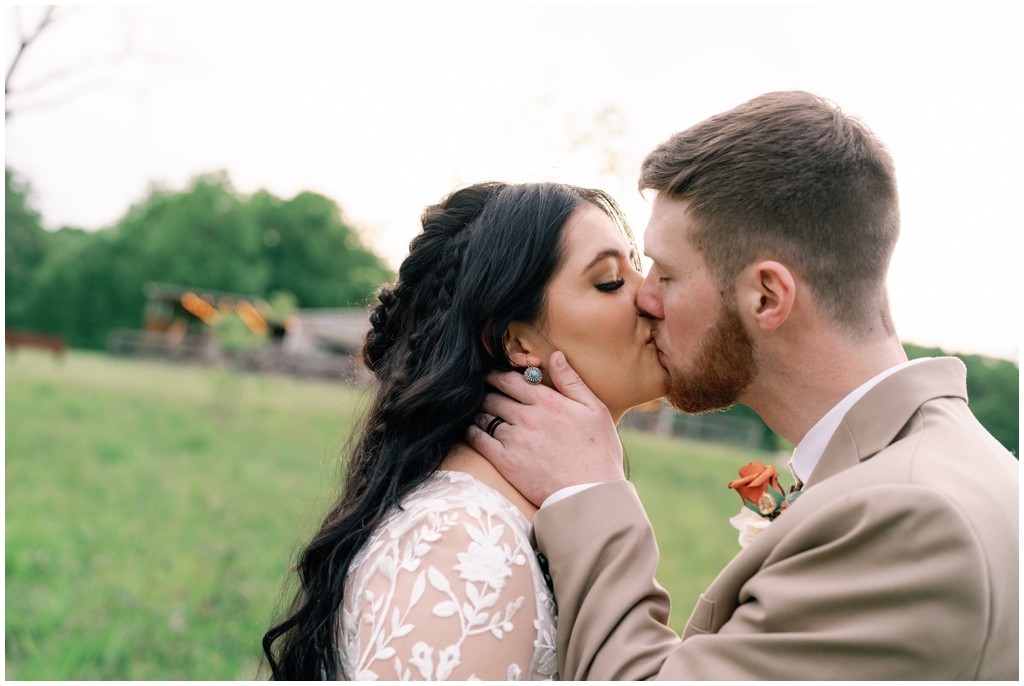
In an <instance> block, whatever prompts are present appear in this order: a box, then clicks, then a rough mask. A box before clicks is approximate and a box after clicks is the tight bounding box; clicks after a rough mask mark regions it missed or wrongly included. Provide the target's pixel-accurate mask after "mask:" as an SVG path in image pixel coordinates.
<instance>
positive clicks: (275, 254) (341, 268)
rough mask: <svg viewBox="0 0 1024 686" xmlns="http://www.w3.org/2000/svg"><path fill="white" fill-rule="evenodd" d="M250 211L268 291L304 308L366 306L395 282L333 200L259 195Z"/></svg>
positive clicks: (317, 197) (256, 196) (305, 194)
mask: <svg viewBox="0 0 1024 686" xmlns="http://www.w3.org/2000/svg"><path fill="white" fill-rule="evenodd" d="M249 211H250V214H251V217H252V219H253V221H254V223H255V224H256V225H257V226H258V227H259V231H260V240H261V243H262V248H263V254H264V256H265V258H266V261H267V263H268V264H269V276H268V282H267V286H266V288H267V290H274V291H288V292H290V293H292V294H294V295H295V297H296V298H297V299H298V302H299V304H300V306H302V307H341V306H346V305H359V304H362V303H364V302H365V301H366V299H367V298H368V297H369V296H371V295H372V294H373V293H374V291H375V290H376V288H377V287H378V286H379V285H380V284H381V282H383V281H385V280H386V279H388V278H389V277H390V273H389V272H388V270H387V269H386V268H385V267H384V265H383V263H382V262H381V260H380V258H378V257H377V256H376V255H374V254H373V253H372V252H370V251H369V250H367V249H366V248H365V247H363V245H362V243H361V242H360V241H359V236H358V234H356V232H355V231H354V230H353V229H352V228H351V227H349V226H348V225H347V224H346V223H345V222H344V220H343V219H342V216H341V210H340V209H339V208H338V206H337V204H335V202H334V201H333V200H331V199H330V198H326V197H324V196H322V195H318V194H316V193H309V192H306V193H300V194H299V195H297V196H295V197H294V198H292V199H291V200H287V201H282V200H280V199H278V198H275V197H274V196H273V195H271V194H270V193H268V192H266V191H260V192H259V193H257V194H256V195H254V196H253V197H252V199H251V200H250V201H249Z"/></svg>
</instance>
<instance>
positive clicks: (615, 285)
mask: <svg viewBox="0 0 1024 686" xmlns="http://www.w3.org/2000/svg"><path fill="white" fill-rule="evenodd" d="M625 283H626V280H625V279H619V280H618V281H609V282H608V283H599V284H597V285H596V286H594V288H596V289H597V290H599V291H617V290H618V289H620V288H622V286H623V285H624V284H625Z"/></svg>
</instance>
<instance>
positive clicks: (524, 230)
mask: <svg viewBox="0 0 1024 686" xmlns="http://www.w3.org/2000/svg"><path fill="white" fill-rule="evenodd" d="M584 203H591V204H593V205H596V206H597V207H599V208H601V209H602V210H603V211H604V212H605V213H606V214H607V215H608V216H609V217H610V218H611V219H612V220H613V221H614V222H615V223H616V224H617V225H618V226H619V227H620V229H621V230H622V232H623V233H624V234H625V235H626V237H627V239H628V240H629V242H630V243H631V244H634V239H633V235H632V233H631V232H630V229H629V226H628V224H627V223H626V220H625V217H624V216H623V214H622V211H621V210H620V209H619V207H618V205H616V203H615V201H614V200H612V198H611V197H610V196H608V195H607V194H605V193H604V192H602V191H599V190H592V189H585V188H577V187H574V186H567V185H563V184H554V183H530V184H505V183H481V184H476V185H473V186H469V187H467V188H463V189H461V190H458V191H456V192H454V193H452V194H451V195H449V196H448V197H446V198H445V199H444V200H442V201H441V202H440V203H438V204H436V205H432V206H430V207H428V208H427V209H426V210H425V211H424V213H423V217H422V224H423V231H422V232H421V233H419V234H418V235H417V236H416V238H414V239H413V241H412V243H411V244H410V245H409V256H408V257H407V258H406V259H405V260H404V261H403V262H402V266H401V267H400V268H399V271H398V280H397V281H396V282H395V283H394V284H393V285H386V286H383V287H382V288H381V289H380V291H379V293H378V300H379V302H378V303H377V305H376V307H374V309H373V311H372V313H371V314H370V322H371V323H372V325H373V328H372V330H370V331H369V332H368V333H367V336H366V340H365V343H364V345H363V360H364V361H365V363H366V366H367V367H368V368H369V369H370V370H371V371H372V372H373V374H374V375H375V377H376V380H377V388H376V395H375V398H374V400H373V403H372V405H371V407H370V409H369V411H368V414H367V416H366V418H365V420H364V423H363V428H362V432H361V434H360V436H359V439H358V440H357V441H356V442H355V443H354V447H353V448H352V451H351V455H350V456H349V459H348V462H347V468H346V474H345V483H344V487H343V489H342V493H341V497H340V498H339V500H338V501H337V503H336V504H335V505H334V506H333V507H332V508H331V510H330V512H329V513H328V514H327V516H326V517H325V518H324V520H323V523H322V524H321V526H320V529H319V531H317V533H316V535H315V536H313V539H312V541H310V542H309V544H308V545H307V546H306V547H305V549H304V550H303V551H302V553H301V555H300V557H299V559H298V562H297V564H296V566H295V573H296V575H297V577H298V581H299V589H298V591H297V593H296V596H295V599H294V600H293V602H292V604H291V606H290V608H289V609H288V611H287V613H286V616H285V617H283V618H282V619H281V621H280V622H279V623H277V624H276V625H274V626H273V627H272V628H271V629H270V630H269V631H267V633H266V634H265V635H264V637H263V651H264V653H265V654H266V658H267V661H268V662H269V665H270V669H271V671H272V673H273V678H274V679H303V680H316V679H333V678H339V677H340V678H345V677H346V676H351V675H345V674H343V670H342V669H341V664H340V659H339V649H338V641H339V638H338V633H339V632H338V626H339V621H338V613H339V611H340V608H341V606H342V600H343V596H344V588H345V579H346V576H347V574H348V571H349V566H350V565H351V563H352V560H353V558H354V557H355V555H356V554H357V553H358V552H359V550H360V548H362V547H363V545H364V544H365V543H366V541H367V539H368V538H369V537H370V535H371V534H372V533H373V531H374V530H375V529H376V528H377V527H378V526H379V525H380V524H381V523H382V521H383V520H384V518H385V517H386V516H387V515H388V514H389V513H390V512H391V511H392V510H394V509H395V508H397V507H401V505H400V503H401V501H402V499H403V498H404V497H405V496H406V495H407V494H408V493H409V492H410V491H412V490H413V489H415V488H416V487H417V486H419V485H420V484H422V483H423V482H424V480H425V479H427V477H428V476H430V474H432V473H433V472H435V471H437V470H438V469H439V468H440V467H441V463H442V462H443V460H444V459H445V457H446V456H447V455H448V453H449V451H451V449H452V448H453V447H454V446H455V445H456V444H458V443H459V442H460V441H462V440H463V436H464V434H465V431H466V428H467V427H468V426H469V424H470V423H471V422H472V421H473V419H474V417H475V415H476V414H477V413H478V412H479V411H480V409H481V406H482V404H483V399H484V395H485V394H486V383H485V381H484V378H485V377H486V375H487V373H488V372H490V371H491V370H494V369H499V370H511V369H513V368H514V366H513V365H512V363H511V361H510V360H509V358H508V354H507V352H506V350H505V346H504V343H503V339H504V336H505V331H506V329H507V328H508V325H509V324H510V323H512V322H524V323H534V322H537V321H539V320H540V318H541V317H543V316H544V303H545V298H544V296H545V291H546V288H547V285H548V283H549V282H550V281H551V278H552V277H553V276H554V274H555V273H556V272H557V271H558V268H559V266H560V265H561V263H562V260H563V257H564V247H563V240H562V229H563V227H564V226H565V224H566V221H567V220H568V219H569V216H570V215H571V214H572V212H573V211H574V210H575V209H577V208H578V207H580V206H581V205H583V204H584Z"/></svg>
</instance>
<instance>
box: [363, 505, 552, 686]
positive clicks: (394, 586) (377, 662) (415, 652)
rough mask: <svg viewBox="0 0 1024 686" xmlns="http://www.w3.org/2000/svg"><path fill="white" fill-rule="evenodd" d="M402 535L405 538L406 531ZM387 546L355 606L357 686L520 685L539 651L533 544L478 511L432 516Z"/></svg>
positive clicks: (370, 565) (370, 562)
mask: <svg viewBox="0 0 1024 686" xmlns="http://www.w3.org/2000/svg"><path fill="white" fill-rule="evenodd" d="M396 534H397V532H396ZM396 534H391V535H385V536H382V537H380V538H378V539H377V541H376V544H375V546H373V547H371V549H370V551H369V553H368V555H367V556H366V557H365V558H364V560H363V562H362V564H361V565H360V568H359V572H358V576H359V580H358V582H357V583H356V584H355V585H354V586H353V587H352V590H353V591H354V592H356V593H359V594H360V595H359V597H358V598H354V599H353V600H354V601H355V602H354V603H353V604H351V605H350V604H349V603H345V611H344V612H343V622H344V625H345V626H344V633H345V635H346V637H348V639H349V640H347V641H346V645H345V646H344V652H345V655H344V661H345V663H346V672H347V673H348V674H350V675H353V676H354V677H355V678H356V679H388V680H408V679H415V680H419V679H424V680H438V681H443V680H446V679H456V680H467V679H486V680H498V679H518V678H520V676H524V677H525V676H527V675H526V674H524V672H525V671H527V670H529V667H530V664H531V659H532V657H533V655H534V651H535V648H536V645H535V640H536V638H537V631H536V624H535V620H536V615H537V608H536V602H535V597H536V590H535V589H534V577H533V574H532V572H531V568H530V564H529V559H528V556H532V555H533V551H532V549H531V548H530V547H529V543H528V541H526V540H524V538H523V536H521V535H519V536H517V535H516V533H515V531H514V530H513V526H512V524H511V522H509V521H507V520H506V519H504V518H503V516H502V514H501V513H500V512H498V511H496V510H492V509H491V508H488V507H486V506H485V507H481V506H479V505H477V504H474V503H469V504H466V505H464V506H460V507H455V508H450V509H444V510H442V511H430V512H428V513H426V514H425V515H424V516H423V517H422V518H421V519H419V520H417V521H415V522H414V523H413V525H412V526H411V527H403V532H402V533H401V534H399V535H396Z"/></svg>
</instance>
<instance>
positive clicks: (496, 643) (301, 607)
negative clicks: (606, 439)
mask: <svg viewBox="0 0 1024 686" xmlns="http://www.w3.org/2000/svg"><path fill="white" fill-rule="evenodd" d="M422 223H423V231H422V232H421V233H420V234H419V235H417V236H416V238H415V239H414V240H413V241H412V243H411V244H410V246H409V248H410V252H409V256H408V257H407V258H406V259H405V261H404V262H402V266H401V268H400V269H399V272H398V281H397V282H396V283H395V284H394V285H393V286H385V287H383V288H381V290H380V293H379V303H378V304H377V306H376V307H375V308H374V310H373V312H372V314H371V315H370V322H371V323H372V324H373V329H372V331H370V332H369V333H368V334H367V337H366V342H365V344H364V348H363V359H364V360H365V362H366V364H367V366H368V367H369V368H370V370H371V371H372V372H373V373H374V375H375V376H376V378H377V388H376V396H375V399H374V402H373V405H372V407H371V408H370V411H369V413H368V416H367V418H366V420H365V424H364V425H363V428H362V433H361V435H360V437H359V439H358V442H357V443H356V444H355V447H354V449H353V451H352V454H351V456H350V459H349V460H348V463H347V469H346V482H345V485H344V488H343V491H342V494H341V497H340V498H339V500H338V501H337V503H336V504H335V505H334V507H333V508H332V509H331V511H330V513H329V514H328V515H327V516H326V518H325V519H324V521H323V524H322V525H321V527H320V530H319V531H318V532H317V533H316V535H315V536H314V537H313V540H312V541H311V542H310V543H309V544H308V546H307V547H306V548H305V549H304V551H303V552H302V555H301V557H300V559H299V562H298V564H297V572H298V577H299V581H300V584H301V587H300V588H299V591H298V593H297V595H296V597H295V600H294V601H293V603H292V605H291V608H290V609H289V611H288V613H287V615H286V617H285V618H284V619H283V621H281V622H280V623H279V624H277V625H276V626H274V627H273V628H271V629H270V630H269V631H268V632H267V634H266V635H265V636H264V638H263V648H264V651H265V652H266V655H267V658H268V661H269V663H270V666H271V669H272V671H273V675H274V678H276V679H323V678H345V679H387V680H403V679H437V680H444V679H459V680H465V679H486V680H496V679H532V680H543V679H557V678H558V675H557V665H558V662H557V659H556V655H555V619H556V605H555V599H554V598H553V597H552V595H551V591H550V590H549V588H548V585H547V584H546V583H545V575H546V571H545V570H544V568H543V567H542V565H541V561H538V558H537V557H536V556H535V554H534V551H533V549H532V548H531V545H530V528H531V521H532V518H533V515H534V513H535V512H536V508H535V507H534V506H533V505H532V504H531V503H530V502H529V501H528V500H526V498H524V497H523V496H522V495H520V494H519V493H518V492H517V491H516V490H515V489H514V488H512V487H511V486H510V485H509V484H508V482H506V481H505V480H504V479H503V478H502V477H501V475H500V474H499V473H498V472H497V471H496V470H495V469H494V467H492V466H491V465H490V463H489V462H487V460H485V459H484V458H483V457H482V456H481V455H479V454H478V453H476V452H475V451H473V449H472V448H470V447H469V446H468V445H467V444H466V443H465V442H464V441H463V436H464V434H465V431H466V427H467V426H469V425H470V424H471V423H473V422H474V420H475V419H476V418H477V416H478V413H480V412H481V404H482V402H483V399H484V395H485V393H486V383H485V381H484V378H485V376H486V375H487V373H488V372H490V371H491V370H494V369H499V370H512V369H518V370H520V371H524V370H525V371H524V373H525V374H526V376H527V380H528V381H531V383H549V382H548V381H547V380H546V379H544V378H543V377H544V365H545V364H546V363H547V360H548V359H549V358H550V355H551V353H552V352H553V351H555V350H561V351H562V352H563V353H565V356H566V358H567V359H568V361H569V364H570V365H571V366H572V367H573V369H575V370H576V371H577V372H578V373H579V374H580V376H581V377H582V378H583V380H584V381H585V382H586V384H587V386H589V387H590V388H591V389H592V390H593V391H594V393H595V394H596V395H597V397H598V398H600V399H601V401H602V402H604V404H605V405H606V406H607V407H608V409H609V411H610V412H611V414H612V417H613V418H614V419H615V420H616V421H618V420H619V418H621V417H622V415H623V414H624V413H625V412H626V410H627V409H629V408H630V407H632V406H634V405H638V404H641V403H644V402H647V401H650V400H652V399H655V398H658V397H661V396H663V395H664V394H665V391H666V383H667V373H666V371H665V370H664V369H663V368H662V367H661V365H660V364H659V362H658V355H657V349H656V348H655V347H654V344H653V341H652V339H651V330H650V326H649V323H648V321H647V320H646V319H643V318H641V317H639V316H638V315H637V311H636V309H635V307H634V296H635V295H636V291H637V289H638V288H639V287H640V283H641V281H642V280H643V277H642V276H641V274H640V272H639V267H640V263H639V257H638V256H637V254H636V248H635V242H634V239H633V235H632V233H631V232H630V230H629V227H628V226H627V224H626V222H625V219H624V217H623V215H622V212H621V210H619V208H618V206H617V205H616V204H615V202H614V201H613V200H612V199H611V198H610V197H609V196H608V195H606V194H605V193H603V192H601V191H597V190H590V189H583V188H576V187H572V186H566V185H560V184H552V183H539V184H504V183H485V184H477V185H474V186H469V187H468V188H463V189H461V190H459V191H456V192H454V193H452V194H451V195H450V196H448V197H447V198H445V199H444V200H442V201H441V202H440V203H439V204H437V205H433V206H431V207H428V208H427V209H426V211H425V212H424V213H423V218H422ZM499 421H500V420H497V419H495V420H492V422H491V424H490V428H491V431H493V430H494V428H495V427H496V423H497V422H499Z"/></svg>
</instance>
